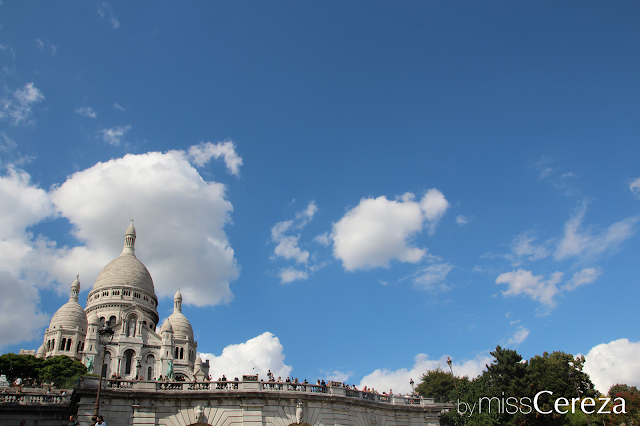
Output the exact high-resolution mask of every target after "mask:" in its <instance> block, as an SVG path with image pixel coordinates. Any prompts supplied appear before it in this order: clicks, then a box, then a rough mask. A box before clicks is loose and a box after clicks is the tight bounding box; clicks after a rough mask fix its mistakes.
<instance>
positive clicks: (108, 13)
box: [98, 2, 120, 28]
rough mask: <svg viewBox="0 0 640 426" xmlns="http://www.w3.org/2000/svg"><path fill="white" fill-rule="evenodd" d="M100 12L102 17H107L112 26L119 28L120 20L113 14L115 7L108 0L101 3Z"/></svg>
mask: <svg viewBox="0 0 640 426" xmlns="http://www.w3.org/2000/svg"><path fill="white" fill-rule="evenodd" d="M98 14H99V15H100V18H102V19H105V17H106V19H107V21H108V22H109V25H111V27H113V28H118V27H119V26H120V21H118V18H116V17H115V15H114V14H113V9H112V8H111V6H110V5H109V4H108V3H107V2H102V3H100V7H99V8H98Z"/></svg>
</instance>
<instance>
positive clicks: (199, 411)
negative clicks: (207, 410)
mask: <svg viewBox="0 0 640 426" xmlns="http://www.w3.org/2000/svg"><path fill="white" fill-rule="evenodd" d="M193 413H194V414H195V417H196V423H206V420H205V418H204V408H202V405H196V408H194V409H193Z"/></svg>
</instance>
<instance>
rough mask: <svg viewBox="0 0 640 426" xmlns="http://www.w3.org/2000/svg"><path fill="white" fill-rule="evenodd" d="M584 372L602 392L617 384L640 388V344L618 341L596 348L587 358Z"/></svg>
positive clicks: (623, 340) (624, 340) (626, 340)
mask: <svg viewBox="0 0 640 426" xmlns="http://www.w3.org/2000/svg"><path fill="white" fill-rule="evenodd" d="M585 359H586V362H585V365H584V372H585V373H587V374H588V375H589V377H590V378H591V381H592V382H593V384H594V385H595V386H596V389H598V390H599V391H600V392H603V393H606V392H607V391H608V390H609V388H610V387H611V386H612V385H615V384H616V383H626V384H627V385H630V386H640V342H630V341H629V339H618V340H614V341H612V342H609V343H602V344H600V345H597V346H594V347H593V348H592V349H591V350H590V351H589V353H588V354H587V355H586V356H585Z"/></svg>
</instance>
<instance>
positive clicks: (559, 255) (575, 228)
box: [554, 203, 639, 260]
mask: <svg viewBox="0 0 640 426" xmlns="http://www.w3.org/2000/svg"><path fill="white" fill-rule="evenodd" d="M586 209H587V204H586V203H583V204H582V206H581V207H580V208H579V209H578V211H577V212H576V214H575V215H574V216H573V217H572V218H571V219H569V221H567V223H566V224H565V227H564V235H563V237H562V239H561V240H560V242H559V243H558V246H557V248H556V251H555V253H554V258H555V259H556V260H563V259H566V258H570V257H576V256H579V257H580V258H583V259H593V258H596V257H598V256H600V255H602V254H603V253H605V252H607V251H610V250H615V249H617V248H618V246H619V245H620V244H621V243H622V242H624V241H625V240H626V239H628V238H629V237H631V236H632V235H633V234H634V232H635V228H636V227H635V225H636V222H638V219H639V217H638V216H636V217H629V218H627V219H624V220H621V221H619V222H616V223H614V224H613V225H610V226H609V227H607V228H605V229H599V228H596V227H593V226H592V227H586V228H584V227H583V226H582V222H583V221H584V216H585V213H586Z"/></svg>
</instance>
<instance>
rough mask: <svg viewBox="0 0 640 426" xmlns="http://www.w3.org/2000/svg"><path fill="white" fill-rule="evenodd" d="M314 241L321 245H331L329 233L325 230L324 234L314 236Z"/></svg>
mask: <svg viewBox="0 0 640 426" xmlns="http://www.w3.org/2000/svg"><path fill="white" fill-rule="evenodd" d="M313 241H315V242H317V243H318V244H320V245H323V246H325V247H328V246H329V233H328V232H325V233H324V234H320V235H316V236H315V237H314V238H313Z"/></svg>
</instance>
